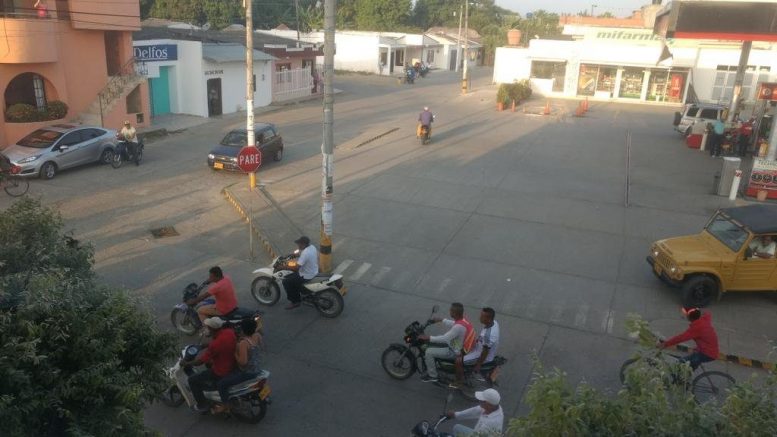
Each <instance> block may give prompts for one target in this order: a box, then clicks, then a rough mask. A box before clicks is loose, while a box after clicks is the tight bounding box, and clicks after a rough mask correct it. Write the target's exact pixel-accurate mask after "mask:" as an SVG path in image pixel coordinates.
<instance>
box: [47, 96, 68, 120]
mask: <svg viewBox="0 0 777 437" xmlns="http://www.w3.org/2000/svg"><path fill="white" fill-rule="evenodd" d="M67 110H68V107H67V104H66V103H65V102H62V101H60V100H52V101H50V102H49V103H48V105H46V115H47V120H59V119H61V118H65V117H66V116H67Z"/></svg>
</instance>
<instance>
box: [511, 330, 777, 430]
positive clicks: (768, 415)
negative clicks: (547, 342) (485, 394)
mask: <svg viewBox="0 0 777 437" xmlns="http://www.w3.org/2000/svg"><path fill="white" fill-rule="evenodd" d="M629 325H630V329H631V330H632V331H633V332H635V333H637V334H638V336H639V337H640V339H642V341H643V346H645V349H644V350H643V353H646V354H651V356H652V354H655V351H654V349H652V348H649V347H648V345H649V344H650V345H651V346H652V344H655V337H652V335H649V331H648V328H647V323H645V322H643V321H641V320H639V319H638V318H637V319H632V320H631V321H630V322H629ZM632 367H633V368H632V369H631V370H630V371H629V373H628V375H627V381H626V385H625V387H624V389H623V390H620V391H618V392H617V393H615V394H612V393H606V392H601V391H598V390H596V389H594V388H593V387H591V386H590V385H588V384H586V383H581V384H580V385H578V386H577V387H572V386H570V385H569V384H568V383H567V382H566V375H565V374H564V373H563V372H562V371H560V370H558V369H555V370H553V371H550V372H545V371H544V370H543V369H542V367H541V366H540V365H537V371H536V372H535V374H534V377H533V379H532V382H531V385H530V387H529V389H528V391H527V393H526V396H525V398H524V399H525V402H526V403H527V404H528V406H529V408H530V411H529V413H528V414H527V415H526V416H523V417H520V418H517V419H513V420H511V421H510V424H509V427H508V433H507V435H508V436H511V437H518V436H538V437H551V436H558V435H634V436H642V435H644V436H648V435H651V436H652V435H662V436H674V435H677V436H680V435H681V436H693V437H695V436H699V437H701V436H709V435H715V436H731V437H733V436H741V435H763V436H772V435H777V408H776V407H775V405H777V376H775V375H774V374H770V375H768V376H767V377H765V378H761V379H759V380H757V381H756V380H751V381H747V382H745V383H742V384H738V385H735V386H734V387H733V389H732V390H731V391H730V392H729V394H728V396H727V397H726V399H725V401H724V402H723V404H722V405H718V404H715V403H706V404H699V403H697V402H696V400H695V399H694V397H693V394H692V393H690V391H689V390H686V389H685V386H684V385H683V384H675V383H671V382H670V381H672V378H673V377H672V376H671V375H676V374H683V375H686V376H690V368H688V366H687V365H681V364H671V365H670V364H666V365H658V366H651V365H649V364H647V360H641V361H639V362H637V363H636V364H635V365H634V366H632Z"/></svg>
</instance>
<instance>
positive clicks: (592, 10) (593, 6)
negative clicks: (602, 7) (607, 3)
mask: <svg viewBox="0 0 777 437" xmlns="http://www.w3.org/2000/svg"><path fill="white" fill-rule="evenodd" d="M596 6H598V5H591V16H592V17H594V16H595V15H594V8H595V7H596Z"/></svg>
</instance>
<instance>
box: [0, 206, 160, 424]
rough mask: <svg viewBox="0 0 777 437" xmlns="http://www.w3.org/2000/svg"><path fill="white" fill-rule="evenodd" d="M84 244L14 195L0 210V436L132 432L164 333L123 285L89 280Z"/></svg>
mask: <svg viewBox="0 0 777 437" xmlns="http://www.w3.org/2000/svg"><path fill="white" fill-rule="evenodd" d="M91 264H92V248H91V246H89V245H87V246H81V245H80V244H78V243H77V242H76V241H75V240H73V239H72V238H69V237H68V236H66V235H64V234H63V233H62V219H61V217H60V216H59V214H58V213H56V212H55V211H52V210H51V209H49V208H45V207H42V206H41V205H40V202H38V201H36V200H32V199H22V200H20V201H18V202H16V203H15V204H13V205H12V206H11V207H10V208H9V209H7V210H6V211H4V212H1V213H0V363H2V365H0V423H2V424H3V425H2V426H3V428H2V433H3V434H4V435H18V436H32V435H36V436H38V435H39V436H46V435H48V436H61V435H72V436H87V435H100V436H140V435H145V434H146V433H147V430H146V429H145V426H144V425H143V409H144V408H145V407H146V406H147V405H148V403H149V402H151V401H152V400H153V399H154V398H155V397H156V395H157V394H158V393H161V392H162V390H163V389H164V388H165V386H166V376H165V375H164V372H163V365H164V363H165V362H166V361H168V359H169V358H170V357H171V356H173V354H174V350H173V345H174V338H173V337H172V336H171V335H169V334H164V333H161V332H159V330H158V329H156V327H155V325H154V320H153V317H152V316H151V314H150V313H149V312H148V311H146V310H144V309H142V308H141V306H140V304H141V302H139V301H138V300H137V299H136V298H134V297H132V296H131V295H130V294H128V293H127V292H125V291H123V290H118V289H115V288H111V287H107V286H104V285H100V284H97V283H96V282H95V281H94V272H93V271H92V268H91Z"/></svg>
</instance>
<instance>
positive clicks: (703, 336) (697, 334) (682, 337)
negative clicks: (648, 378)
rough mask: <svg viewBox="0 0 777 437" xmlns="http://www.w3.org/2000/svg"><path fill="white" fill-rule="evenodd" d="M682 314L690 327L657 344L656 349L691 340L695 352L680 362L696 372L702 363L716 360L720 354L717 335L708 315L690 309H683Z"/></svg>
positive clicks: (696, 309) (697, 309)
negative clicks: (688, 365)
mask: <svg viewBox="0 0 777 437" xmlns="http://www.w3.org/2000/svg"><path fill="white" fill-rule="evenodd" d="M682 313H683V315H684V316H685V317H686V318H687V319H688V321H689V322H691V325H690V326H689V327H688V329H687V330H685V332H683V333H682V334H679V335H675V336H674V337H672V338H670V339H669V340H666V341H661V342H659V345H658V347H661V348H667V347H670V346H674V345H676V344H680V343H682V342H685V341H688V340H693V341H694V342H695V343H696V347H697V348H696V350H694V351H693V353H692V354H690V355H688V356H687V357H685V358H683V359H682V360H681V361H682V362H687V363H688V364H690V365H691V368H692V369H693V370H696V368H697V367H699V365H701V364H702V363H706V362H709V361H714V360H717V359H718V355H719V354H720V349H718V334H716V333H715V328H713V327H712V316H711V315H710V314H709V313H704V314H702V312H701V310H700V309H699V308H692V307H683V308H682Z"/></svg>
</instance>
